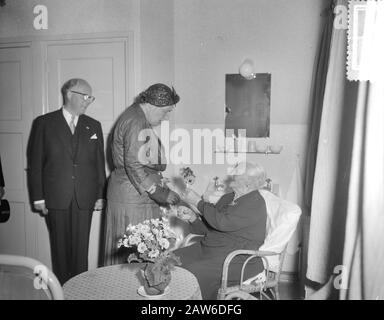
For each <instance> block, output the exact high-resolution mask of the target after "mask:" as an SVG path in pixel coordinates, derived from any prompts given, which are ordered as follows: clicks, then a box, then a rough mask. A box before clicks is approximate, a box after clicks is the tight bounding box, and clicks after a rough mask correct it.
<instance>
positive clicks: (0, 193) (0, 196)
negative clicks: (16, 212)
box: [0, 187, 5, 200]
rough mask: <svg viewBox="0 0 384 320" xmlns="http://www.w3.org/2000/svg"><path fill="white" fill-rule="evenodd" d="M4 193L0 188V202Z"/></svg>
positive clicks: (2, 188)
mask: <svg viewBox="0 0 384 320" xmlns="http://www.w3.org/2000/svg"><path fill="white" fill-rule="evenodd" d="M4 193H5V190H4V187H0V200H1V199H3V197H4Z"/></svg>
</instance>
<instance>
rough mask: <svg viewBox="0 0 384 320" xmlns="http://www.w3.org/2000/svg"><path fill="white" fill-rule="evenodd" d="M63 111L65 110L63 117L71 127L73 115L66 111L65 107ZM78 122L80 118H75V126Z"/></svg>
mask: <svg viewBox="0 0 384 320" xmlns="http://www.w3.org/2000/svg"><path fill="white" fill-rule="evenodd" d="M62 109H63V115H64V118H65V121H67V123H68V125H69V124H70V123H71V119H72V114H71V113H70V112H69V111H68V110H66V109H65V108H64V107H63V108H62ZM78 121H79V116H75V126H77V122H78Z"/></svg>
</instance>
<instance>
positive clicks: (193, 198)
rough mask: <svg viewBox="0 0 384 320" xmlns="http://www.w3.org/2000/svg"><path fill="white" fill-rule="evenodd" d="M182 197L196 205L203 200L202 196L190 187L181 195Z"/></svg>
mask: <svg viewBox="0 0 384 320" xmlns="http://www.w3.org/2000/svg"><path fill="white" fill-rule="evenodd" d="M181 199H182V200H184V201H185V202H186V203H189V204H192V205H194V206H195V207H197V204H198V203H199V202H200V201H201V200H202V199H201V196H200V195H199V194H198V193H197V192H196V191H194V190H192V189H189V188H187V189H186V190H185V192H184V193H183V194H182V195H181Z"/></svg>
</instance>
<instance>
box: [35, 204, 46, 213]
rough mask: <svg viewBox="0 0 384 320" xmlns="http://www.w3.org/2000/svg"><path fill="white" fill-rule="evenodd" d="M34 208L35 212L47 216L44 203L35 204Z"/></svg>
mask: <svg viewBox="0 0 384 320" xmlns="http://www.w3.org/2000/svg"><path fill="white" fill-rule="evenodd" d="M34 207H35V209H36V210H37V211H40V212H41V213H42V214H43V215H44V216H46V215H47V214H48V209H47V207H46V206H45V202H43V203H35V204H34Z"/></svg>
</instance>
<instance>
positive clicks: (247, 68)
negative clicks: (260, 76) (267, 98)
mask: <svg viewBox="0 0 384 320" xmlns="http://www.w3.org/2000/svg"><path fill="white" fill-rule="evenodd" d="M253 69H254V67H253V62H252V60H250V59H245V60H244V62H243V63H242V64H241V66H240V68H239V72H240V74H241V75H242V76H243V77H244V78H245V79H247V80H252V79H255V78H256V73H255V72H254V71H253Z"/></svg>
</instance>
